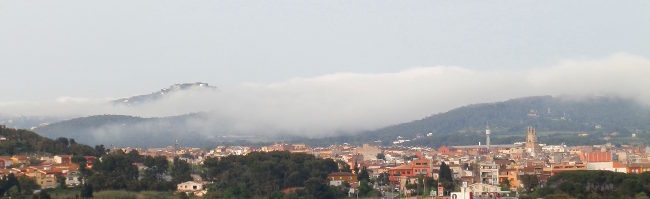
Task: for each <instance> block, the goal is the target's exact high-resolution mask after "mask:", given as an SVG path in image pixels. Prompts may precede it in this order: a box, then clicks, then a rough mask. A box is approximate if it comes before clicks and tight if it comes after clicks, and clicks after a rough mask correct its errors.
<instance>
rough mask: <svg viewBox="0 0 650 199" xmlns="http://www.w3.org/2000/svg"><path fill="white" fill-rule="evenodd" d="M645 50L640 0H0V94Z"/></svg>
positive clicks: (115, 92) (519, 64) (647, 10)
mask: <svg viewBox="0 0 650 199" xmlns="http://www.w3.org/2000/svg"><path fill="white" fill-rule="evenodd" d="M620 52H624V53H629V54H632V55H636V56H642V57H645V58H648V57H650V1H645V0H632V1H625V0H617V1H612V0H607V1H599V0H585V1H566V0H544V1H524V0H521V1H520V0H517V1H432V0H422V1H420V0H412V1H356V0H326V1H303V0H296V1H284V0H260V1H240V0H234V1H201V0H196V1H194V0H191V1H185V0H183V1H181V0H177V1H167V0H138V1H134V0H110V1H88V0H74V1H62V0H59V1H51V0H30V1H23V0H15V1H8V0H0V93H1V94H0V102H1V101H21V100H49V99H55V98H57V97H59V96H78V97H91V98H99V97H122V96H130V95H134V94H142V93H148V92H150V91H152V90H155V89H160V88H163V87H167V86H169V85H171V84H174V83H180V82H195V81H203V82H208V83H211V84H213V85H216V86H229V85H239V84H242V83H246V82H257V83H269V82H278V81H285V80H287V79H291V78H295V77H313V76H320V75H326V74H332V73H340V72H355V73H391V72H399V71H404V70H407V69H410V68H414V67H426V66H439V65H447V66H459V67H463V68H467V69H472V70H478V71H491V70H500V71H518V70H527V69H530V68H533V67H534V68H536V67H546V66H551V65H553V64H556V63H558V62H560V61H562V60H566V59H596V58H603V57H607V56H610V55H612V54H615V53H620Z"/></svg>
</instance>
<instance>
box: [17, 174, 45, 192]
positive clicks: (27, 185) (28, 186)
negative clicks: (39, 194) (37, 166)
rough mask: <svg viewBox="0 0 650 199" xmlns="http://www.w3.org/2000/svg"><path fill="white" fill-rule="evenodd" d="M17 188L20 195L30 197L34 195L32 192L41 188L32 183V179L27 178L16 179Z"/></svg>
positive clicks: (34, 182)
mask: <svg viewBox="0 0 650 199" xmlns="http://www.w3.org/2000/svg"><path fill="white" fill-rule="evenodd" d="M18 186H19V187H18V188H19V191H20V193H22V194H23V195H30V194H32V193H34V190H37V189H40V188H41V186H39V185H38V184H36V181H34V179H32V178H30V177H27V176H20V177H18Z"/></svg>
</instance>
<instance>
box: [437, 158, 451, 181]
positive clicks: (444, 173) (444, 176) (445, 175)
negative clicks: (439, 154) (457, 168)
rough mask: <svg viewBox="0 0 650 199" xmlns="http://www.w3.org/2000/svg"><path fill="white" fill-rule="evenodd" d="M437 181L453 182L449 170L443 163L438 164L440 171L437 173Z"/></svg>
mask: <svg viewBox="0 0 650 199" xmlns="http://www.w3.org/2000/svg"><path fill="white" fill-rule="evenodd" d="M438 179H439V180H440V181H447V182H453V180H454V179H453V177H452V175H451V168H449V166H448V165H447V164H445V162H442V164H440V170H439V171H438Z"/></svg>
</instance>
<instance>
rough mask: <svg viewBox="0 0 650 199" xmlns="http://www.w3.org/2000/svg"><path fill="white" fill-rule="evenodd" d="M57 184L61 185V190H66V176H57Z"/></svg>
mask: <svg viewBox="0 0 650 199" xmlns="http://www.w3.org/2000/svg"><path fill="white" fill-rule="evenodd" d="M56 183H58V184H59V187H60V188H62V189H63V188H65V177H64V176H60V175H57V176H56Z"/></svg>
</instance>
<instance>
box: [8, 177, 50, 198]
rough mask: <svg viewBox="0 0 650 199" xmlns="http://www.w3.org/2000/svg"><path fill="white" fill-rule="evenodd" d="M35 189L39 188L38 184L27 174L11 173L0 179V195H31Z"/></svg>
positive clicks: (15, 196)
mask: <svg viewBox="0 0 650 199" xmlns="http://www.w3.org/2000/svg"><path fill="white" fill-rule="evenodd" d="M36 189H40V187H39V186H38V184H36V182H35V181H34V180H33V179H31V178H29V177H27V176H18V177H16V176H14V174H13V173H12V174H9V175H7V176H5V177H4V178H2V179H0V197H2V196H9V197H11V198H20V197H22V196H26V195H31V194H32V192H33V191H34V190H36Z"/></svg>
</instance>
